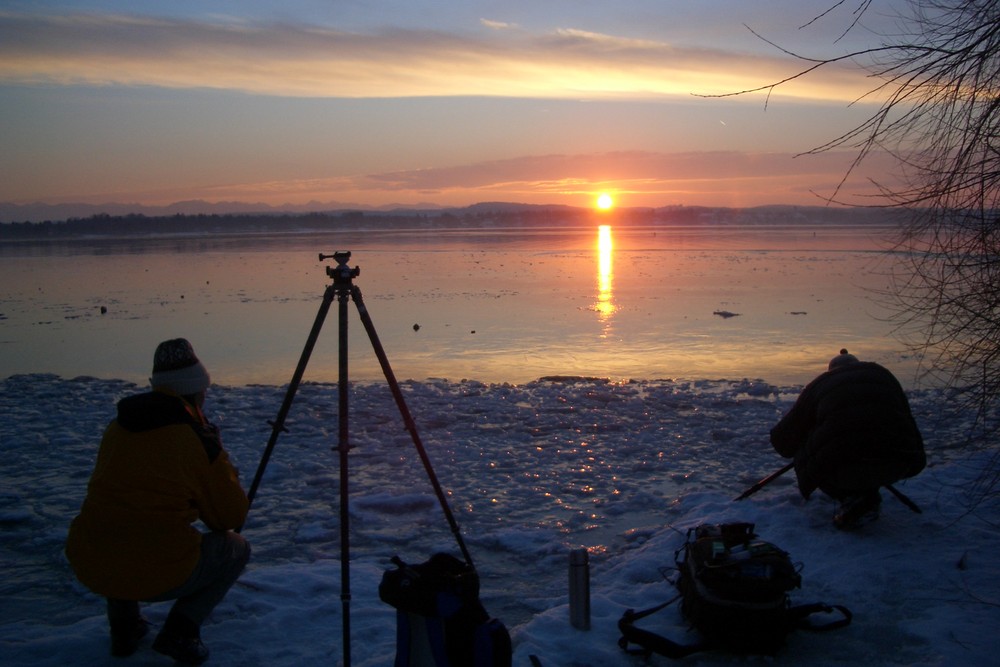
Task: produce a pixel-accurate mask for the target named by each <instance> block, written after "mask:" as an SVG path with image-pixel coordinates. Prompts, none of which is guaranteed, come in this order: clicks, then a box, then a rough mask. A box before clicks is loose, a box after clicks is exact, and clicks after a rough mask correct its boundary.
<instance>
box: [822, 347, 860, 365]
mask: <svg viewBox="0 0 1000 667" xmlns="http://www.w3.org/2000/svg"><path fill="white" fill-rule="evenodd" d="M856 363H858V358H857V357H855V356H854V355H853V354H848V353H847V349H846V348H843V349H841V350H840V354H838V355H837V356H835V357H834V358H833V359H831V360H830V365H829V366H827V370H830V371H832V370H833V369H834V368H840V367H841V366H846V365H848V364H856Z"/></svg>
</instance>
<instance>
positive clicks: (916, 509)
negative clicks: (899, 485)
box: [885, 484, 924, 514]
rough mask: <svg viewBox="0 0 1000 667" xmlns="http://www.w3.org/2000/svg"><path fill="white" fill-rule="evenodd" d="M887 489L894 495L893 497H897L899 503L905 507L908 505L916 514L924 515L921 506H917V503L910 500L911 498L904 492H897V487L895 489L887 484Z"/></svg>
mask: <svg viewBox="0 0 1000 667" xmlns="http://www.w3.org/2000/svg"><path fill="white" fill-rule="evenodd" d="M885 488H887V489H889V492H890V493H892V495H894V496H896V498H898V499H899V502H901V503H903V504H904V505H906V506H907V507H909V508H910V509H911V510H913V511H914V512H916V513H917V514H923V513H924V511H923V510H922V509H920V506H919V505H917V504H916V503H915V502H913V501H912V500H910V498H909V496H907V495H906V494H905V493H903V492H902V491H897V490H896V487H894V486H893V485H892V484H886V485H885Z"/></svg>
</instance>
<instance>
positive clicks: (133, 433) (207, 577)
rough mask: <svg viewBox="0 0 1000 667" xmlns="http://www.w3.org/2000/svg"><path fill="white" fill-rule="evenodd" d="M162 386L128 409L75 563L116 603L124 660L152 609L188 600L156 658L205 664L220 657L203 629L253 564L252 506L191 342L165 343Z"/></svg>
mask: <svg viewBox="0 0 1000 667" xmlns="http://www.w3.org/2000/svg"><path fill="white" fill-rule="evenodd" d="M150 382H151V384H152V388H153V390H152V391H151V392H148V393H143V394H137V395H134V396H129V397H126V398H124V399H122V400H121V401H120V402H119V403H118V416H117V418H116V419H115V420H114V421H112V422H111V424H110V425H109V426H108V428H107V430H106V431H105V433H104V437H103V439H102V440H101V446H100V449H99V451H98V454H97V462H96V464H95V466H94V471H93V474H92V475H91V478H90V483H89V484H88V486H87V496H86V498H85V500H84V502H83V506H82V508H81V509H80V513H79V515H78V516H77V517H76V518H75V519H74V520H73V522H72V524H71V525H70V529H69V537H68V539H67V542H66V555H67V557H68V559H69V562H70V565H71V566H72V568H73V571H74V572H75V574H76V576H77V577H78V578H79V580H80V581H81V582H82V583H83V584H84V585H86V586H87V587H88V588H90V589H91V590H92V591H94V592H95V593H98V594H100V595H103V596H105V597H106V598H107V614H108V621H109V623H110V626H111V653H112V654H113V655H116V656H127V655H131V654H132V653H134V652H135V651H136V649H137V648H138V645H139V641H140V640H141V639H142V637H143V636H145V635H146V634H147V632H148V625H147V622H146V620H145V619H144V618H143V617H142V616H141V615H140V613H139V603H140V601H145V602H156V601H164V600H176V601H175V602H174V604H173V606H172V608H171V610H170V613H169V615H168V616H167V619H166V621H165V622H164V624H163V628H162V629H161V630H160V632H159V634H158V635H157V637H156V639H155V640H154V642H153V649H154V650H156V651H158V652H160V653H163V654H165V655H168V656H170V657H172V658H174V659H175V660H177V661H179V662H182V663H187V664H193V665H197V664H201V663H202V662H204V661H205V660H206V659H207V658H208V649H207V648H206V647H205V645H204V644H203V643H202V641H201V625H202V622H203V621H204V620H205V618H206V617H207V616H208V614H209V613H210V612H211V611H212V609H213V608H214V607H215V606H216V605H217V604H218V603H219V602H220V601H221V600H222V598H223V597H225V595H226V593H227V591H228V590H229V588H230V587H231V586H232V585H233V583H235V581H236V579H237V578H238V577H239V575H240V573H241V572H242V571H243V568H244V566H245V565H246V563H247V560H248V559H249V558H250V546H249V544H248V543H247V542H246V540H244V539H243V537H242V536H240V535H239V534H237V533H235V532H233V530H235V529H237V528H238V527H240V526H241V525H243V522H244V520H245V519H246V515H247V511H248V508H249V503H248V501H247V496H246V494H245V493H244V491H243V488H242V487H241V486H240V482H239V478H238V474H237V471H236V469H235V468H234V467H233V466H232V464H231V463H230V462H229V456H228V454H227V453H226V450H225V449H223V447H222V443H221V441H220V439H219V433H218V429H217V428H216V427H215V426H213V425H212V424H211V423H209V421H208V420H207V419H206V418H205V415H204V413H203V412H202V406H203V403H204V400H205V391H206V390H207V389H208V387H209V384H210V383H211V381H210V379H209V375H208V373H207V371H206V370H205V368H204V366H202V364H201V362H200V361H199V360H198V358H197V357H196V356H195V354H194V350H193V349H192V347H191V344H190V343H188V341H186V340H184V339H182V338H178V339H174V340H168V341H165V342H163V343H161V344H160V345H159V346H158V347H157V348H156V353H155V355H154V363H153V375H152V377H151V378H150ZM198 520H200V521H201V522H202V523H203V524H204V525H205V526H206V527H207V528H208V532H205V533H204V534H203V533H202V532H201V531H199V530H198V529H197V528H196V527H195V526H194V525H193V524H194V522H195V521H198Z"/></svg>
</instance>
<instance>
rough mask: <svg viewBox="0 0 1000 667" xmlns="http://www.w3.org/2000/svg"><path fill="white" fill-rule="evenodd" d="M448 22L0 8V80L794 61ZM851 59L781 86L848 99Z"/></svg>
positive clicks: (349, 84)
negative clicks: (452, 27)
mask: <svg viewBox="0 0 1000 667" xmlns="http://www.w3.org/2000/svg"><path fill="white" fill-rule="evenodd" d="M481 25H482V26H483V27H485V28H487V29H486V30H483V31H481V32H475V33H469V34H460V33H455V32H435V31H419V30H387V31H384V32H380V33H376V34H358V33H350V32H341V31H337V30H331V29H326V28H319V27H312V26H305V25H292V24H278V23H274V24H267V25H264V24H246V23H243V22H225V21H220V22H217V23H210V22H196V21H183V20H174V19H155V18H148V17H136V16H121V15H70V16H49V15H27V14H18V13H0V82H6V83H16V84H43V83H44V84H73V85H81V84H82V85H97V86H100V85H132V86H156V87H164V88H209V89H226V90H239V91H246V92H248V93H253V94H261V95H278V96H303V97H345V98H359V97H371V98H378V97H412V96H507V97H537V98H567V99H579V98H589V99H608V98H611V99H614V98H621V99H662V98H665V97H673V96H690V95H691V94H719V93H728V92H734V91H738V90H743V89H747V88H754V87H757V86H760V85H763V84H767V83H770V82H772V81H776V80H778V79H780V78H783V77H785V76H788V75H789V74H791V73H793V72H795V71H796V70H797V68H798V67H799V65H798V64H797V63H795V62H794V61H790V60H788V59H787V58H783V57H780V55H779V54H775V56H774V57H761V56H755V55H751V54H746V53H736V52H730V51H726V50H724V49H715V48H700V49H699V48H691V47H687V46H684V47H682V46H676V45H672V44H669V43H665V42H657V41H649V40H636V39H629V38H624V37H618V36H614V35H605V34H600V33H594V32H587V31H583V30H577V29H573V28H563V29H558V30H554V31H550V32H548V33H531V32H528V31H525V30H523V29H520V28H518V27H517V26H513V25H510V24H506V23H502V22H499V21H492V20H485V19H484V20H483V21H481ZM864 90H865V79H864V78H863V77H862V76H861V75H860V74H859V73H858V72H856V71H851V70H847V69H838V68H832V67H831V68H829V69H828V70H821V71H820V72H818V73H816V75H815V76H811V77H809V79H808V81H802V82H797V83H795V84H793V85H788V86H785V87H782V88H781V89H780V91H779V92H780V93H781V94H783V95H788V96H792V97H801V98H806V99H823V100H853V99H855V98H857V97H858V95H859V94H860V93H862V92H864Z"/></svg>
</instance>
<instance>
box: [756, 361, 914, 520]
mask: <svg viewBox="0 0 1000 667" xmlns="http://www.w3.org/2000/svg"><path fill="white" fill-rule="evenodd" d="M771 444H772V445H773V446H774V448H775V450H776V451H777V452H778V453H779V454H781V455H782V456H784V457H785V458H792V457H794V461H795V474H796V477H797V478H798V484H799V491H800V492H801V493H802V495H803V496H804V497H805V498H809V496H810V495H811V494H812V492H813V491H815V490H816V489H817V488H818V489H819V490H821V491H823V492H824V493H826V494H827V495H829V496H831V497H833V498H835V499H836V500H838V501H840V506H839V508H838V510H837V512H836V514H835V515H834V517H833V521H834V524H835V525H836V526H837V527H838V528H853V527H856V526H858V525H861V524H862V523H866V522H868V521H871V520H873V519H876V518H878V513H879V506H880V505H881V502H882V496H881V494H880V493H879V488H880V487H882V486H887V485H890V484H893V483H894V482H897V481H899V480H900V479H903V478H906V477H912V476H914V475H916V474H917V473H919V472H920V471H921V470H923V469H924V466H925V465H926V463H927V459H926V455H925V453H924V442H923V438H922V437H921V435H920V431H919V430H918V428H917V424H916V422H915V421H914V419H913V414H912V412H911V411H910V404H909V401H908V400H907V398H906V394H905V393H904V392H903V388H902V387H901V386H900V384H899V381H898V380H896V378H895V377H894V376H893V374H892V373H890V372H889V371H888V370H887V369H885V368H883V367H882V366H880V365H879V364H876V363H873V362H862V361H859V360H858V359H857V357H855V356H854V355H852V354H848V352H847V350H841V351H840V354H839V355H837V356H836V357H834V358H833V359H832V360H830V363H829V366H828V370H827V372H825V373H823V374H822V375H820V376H819V377H817V378H816V379H815V380H813V381H812V382H810V383H809V385H807V386H806V388H805V389H804V390H803V391H802V394H801V395H800V396H799V398H798V400H796V402H795V405H794V406H792V409H791V410H790V411H789V412H788V414H786V415H785V416H784V417H783V418H782V419H781V421H780V422H779V423H778V424H777V425H776V426H775V427H774V428H773V429H771Z"/></svg>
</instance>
